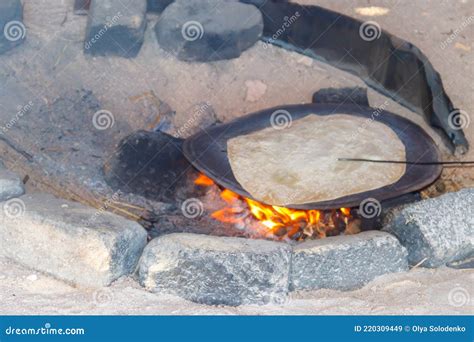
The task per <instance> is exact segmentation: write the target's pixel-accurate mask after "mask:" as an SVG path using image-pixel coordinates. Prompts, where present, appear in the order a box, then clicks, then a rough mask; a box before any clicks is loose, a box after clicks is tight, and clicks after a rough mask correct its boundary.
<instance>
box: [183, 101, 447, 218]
mask: <svg viewBox="0 0 474 342" xmlns="http://www.w3.org/2000/svg"><path fill="white" fill-rule="evenodd" d="M277 110H285V111H288V112H289V113H290V114H291V117H292V119H293V120H297V119H300V118H303V117H305V116H307V115H309V114H316V115H321V116H323V115H332V114H349V115H354V116H359V117H363V118H368V119H373V120H376V121H378V122H381V123H383V124H385V125H387V126H389V127H390V128H392V129H393V130H394V131H395V133H396V134H397V135H398V137H399V138H400V140H401V141H402V142H403V144H404V145H405V148H406V159H407V161H414V162H438V161H439V152H438V149H437V147H436V145H435V143H434V141H433V140H432V139H431V137H430V136H429V135H428V134H427V133H426V132H425V131H424V130H423V129H422V128H421V127H420V126H418V125H416V124H415V123H413V122H411V121H409V120H407V119H405V118H403V117H401V116H398V115H396V114H393V113H390V112H387V111H381V110H379V109H374V108H370V107H361V106H354V105H340V104H304V105H288V106H282V107H275V108H271V109H266V110H263V111H260V112H257V113H253V114H249V115H247V116H244V117H241V118H239V119H236V120H233V121H231V122H229V123H226V124H222V125H218V126H214V127H211V128H208V129H206V130H205V131H202V132H200V133H197V134H195V135H194V136H192V137H190V138H188V139H186V141H185V142H184V146H183V148H184V154H185V156H186V158H187V159H188V160H189V161H190V162H191V163H192V164H193V165H194V166H195V167H196V168H197V169H198V170H200V171H201V172H203V173H204V174H206V175H207V176H208V177H210V178H212V179H213V180H214V181H215V182H216V183H218V184H220V185H221V186H223V187H225V188H227V189H229V190H232V191H234V192H236V193H238V194H240V195H242V196H245V197H247V198H251V199H254V198H253V197H252V195H250V194H249V193H248V192H247V191H246V190H245V189H244V188H243V187H242V186H241V185H240V184H239V182H238V181H237V180H236V179H235V177H234V174H233V173H232V169H231V166H230V164H229V159H228V156H227V140H229V139H231V138H234V137H237V136H240V135H245V134H249V133H252V132H255V131H259V130H262V129H264V128H266V127H270V126H271V120H270V118H271V115H272V113H274V112H275V111H277ZM374 113H378V115H374ZM355 129H356V127H355ZM282 134H284V130H282ZM341 157H343V156H341ZM341 162H342V161H341ZM441 170H442V166H441V165H407V166H406V171H405V174H404V175H403V176H402V177H401V178H400V179H399V180H398V181H397V182H396V183H394V184H391V185H388V186H384V187H381V188H378V189H375V190H370V191H365V192H361V193H357V194H352V195H349V196H344V197H339V198H337V199H333V200H330V201H322V202H313V203H305V204H295V205H291V204H290V205H286V207H288V208H293V209H303V210H309V209H335V208H342V207H355V206H358V205H359V204H360V202H361V201H363V200H364V199H366V198H369V197H372V198H375V199H377V200H379V201H383V200H386V199H390V198H395V197H398V196H401V195H403V194H406V193H410V192H413V191H416V190H419V189H421V188H423V187H425V186H427V185H429V184H431V183H432V182H433V181H434V180H436V178H438V177H439V175H440V173H441ZM262 177H265V175H262ZM257 201H258V200H257Z"/></svg>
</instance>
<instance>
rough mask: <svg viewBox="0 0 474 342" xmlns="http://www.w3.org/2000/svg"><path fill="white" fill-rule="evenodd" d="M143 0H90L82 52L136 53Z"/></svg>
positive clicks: (140, 40) (140, 39) (142, 27)
mask: <svg viewBox="0 0 474 342" xmlns="http://www.w3.org/2000/svg"><path fill="white" fill-rule="evenodd" d="M146 7H147V2H146V0H121V1H116V0H93V1H92V2H91V4H90V9H89V16H88V22H87V28H86V38H85V41H84V52H85V53H87V54H91V55H94V56H108V55H113V56H120V57H126V58H130V57H135V56H136V55H137V54H138V52H139V51H140V48H141V46H142V44H143V39H144V35H145V28H146V17H145V16H146Z"/></svg>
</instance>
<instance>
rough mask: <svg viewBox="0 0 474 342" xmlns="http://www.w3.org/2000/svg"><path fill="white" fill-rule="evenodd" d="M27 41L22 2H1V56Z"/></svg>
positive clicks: (4, 0)
mask: <svg viewBox="0 0 474 342" xmlns="http://www.w3.org/2000/svg"><path fill="white" fill-rule="evenodd" d="M25 39H26V27H25V25H24V24H23V6H22V4H21V1H20V0H2V1H0V55H1V54H3V53H5V52H7V51H9V50H11V49H13V48H14V47H16V46H18V45H20V44H21V43H23V42H24V41H25Z"/></svg>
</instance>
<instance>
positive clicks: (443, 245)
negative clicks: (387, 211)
mask: <svg viewBox="0 0 474 342" xmlns="http://www.w3.org/2000/svg"><path fill="white" fill-rule="evenodd" d="M473 212H474V189H472V188H471V189H463V190H461V191H459V192H454V193H447V194H444V195H442V196H440V197H436V198H430V199H427V200H424V201H421V202H417V203H414V204H411V205H407V206H405V207H404V208H402V209H401V210H399V211H394V212H393V214H392V215H389V219H388V220H387V222H386V224H385V227H384V230H385V231H388V232H390V233H392V234H394V235H395V236H397V237H398V239H399V240H400V242H401V243H402V245H404V246H405V247H406V249H407V250H408V260H409V262H410V263H411V264H417V263H419V262H421V261H423V260H425V261H424V262H423V264H422V265H423V266H427V267H438V266H441V265H445V264H446V263H450V262H453V261H458V260H462V259H464V258H467V257H469V256H472V255H473V254H474V215H473Z"/></svg>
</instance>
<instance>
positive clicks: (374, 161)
mask: <svg viewBox="0 0 474 342" xmlns="http://www.w3.org/2000/svg"><path fill="white" fill-rule="evenodd" d="M338 160H339V161H354V162H370V163H385V164H408V165H473V166H474V161H437V162H412V161H401V160H376V159H364V158H338Z"/></svg>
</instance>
